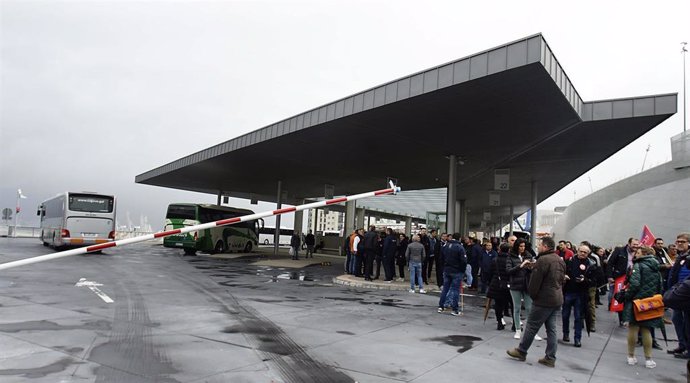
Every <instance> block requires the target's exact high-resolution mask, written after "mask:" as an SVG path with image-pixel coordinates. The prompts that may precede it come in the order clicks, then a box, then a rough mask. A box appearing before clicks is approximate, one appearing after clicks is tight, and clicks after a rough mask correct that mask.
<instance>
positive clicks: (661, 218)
mask: <svg viewBox="0 0 690 383" xmlns="http://www.w3.org/2000/svg"><path fill="white" fill-rule="evenodd" d="M674 166H677V164H676V163H674V162H668V163H666V164H663V165H660V166H657V167H655V168H652V169H649V170H647V171H644V172H642V173H640V174H637V175H635V176H632V177H629V178H626V179H624V180H622V181H619V182H617V183H615V184H613V185H610V186H608V187H606V188H604V189H602V190H599V191H597V192H595V193H593V194H590V195H588V196H587V197H584V198H582V199H580V200H578V201H576V202H574V203H573V204H572V205H570V206H568V208H567V209H566V211H565V213H564V214H563V216H562V217H561V218H559V219H558V221H556V223H555V225H554V228H553V235H554V236H555V238H556V239H557V240H560V239H565V240H569V241H572V242H573V243H579V242H580V241H583V240H587V241H590V242H592V243H594V244H597V245H600V246H606V247H611V246H615V245H619V244H623V243H625V242H626V241H627V240H628V238H629V237H636V238H639V237H640V234H641V233H642V227H643V226H644V225H647V226H649V228H650V230H651V231H652V233H654V235H655V236H657V237H661V238H664V240H665V241H666V243H670V242H671V240H672V239H675V237H676V235H677V234H678V233H680V232H690V168H688V167H685V168H681V169H675V168H674Z"/></svg>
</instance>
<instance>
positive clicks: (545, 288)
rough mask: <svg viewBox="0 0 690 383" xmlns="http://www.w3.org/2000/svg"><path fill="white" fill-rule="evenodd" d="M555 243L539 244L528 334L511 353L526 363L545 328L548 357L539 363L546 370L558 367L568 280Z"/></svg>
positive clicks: (546, 240)
mask: <svg viewBox="0 0 690 383" xmlns="http://www.w3.org/2000/svg"><path fill="white" fill-rule="evenodd" d="M555 247H556V244H555V243H554V241H553V238H551V237H544V238H542V239H541V243H539V247H538V250H539V256H538V258H537V263H536V265H535V266H534V268H533V269H532V275H531V277H530V280H529V287H528V290H529V295H530V296H531V297H532V310H531V311H530V313H529V317H528V318H527V325H526V326H525V327H526V328H525V333H524V335H523V336H522V340H521V341H520V345H519V346H518V347H517V348H514V349H512V350H508V351H507V353H508V355H510V356H511V357H513V358H515V359H517V360H520V361H523V362H524V361H525V360H526V359H527V350H529V348H530V346H531V345H532V342H533V341H534V336H535V335H537V330H539V328H540V327H541V326H542V325H544V324H545V325H546V355H545V356H544V357H543V358H541V359H539V360H538V362H539V363H540V364H543V365H545V366H547V367H555V366H556V348H557V344H558V339H557V336H556V319H557V317H558V312H559V311H560V309H561V305H562V304H563V282H564V281H565V262H563V259H562V258H561V257H559V256H558V255H556V253H555V252H554V248H555Z"/></svg>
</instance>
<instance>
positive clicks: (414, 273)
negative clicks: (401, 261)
mask: <svg viewBox="0 0 690 383" xmlns="http://www.w3.org/2000/svg"><path fill="white" fill-rule="evenodd" d="M415 277H416V279H417V282H418V283H419V289H420V290H422V289H424V282H423V280H422V262H412V261H410V290H414V281H415Z"/></svg>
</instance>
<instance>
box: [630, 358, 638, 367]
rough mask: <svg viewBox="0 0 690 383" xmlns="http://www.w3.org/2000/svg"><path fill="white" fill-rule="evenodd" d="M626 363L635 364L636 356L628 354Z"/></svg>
mask: <svg viewBox="0 0 690 383" xmlns="http://www.w3.org/2000/svg"><path fill="white" fill-rule="evenodd" d="M628 364H629V365H631V366H634V365H636V364H637V358H635V357H634V356H629V357H628Z"/></svg>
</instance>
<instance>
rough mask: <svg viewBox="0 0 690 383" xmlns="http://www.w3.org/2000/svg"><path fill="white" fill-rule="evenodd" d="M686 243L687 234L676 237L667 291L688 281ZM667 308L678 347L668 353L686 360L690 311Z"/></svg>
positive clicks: (689, 262) (689, 265) (689, 261)
mask: <svg viewBox="0 0 690 383" xmlns="http://www.w3.org/2000/svg"><path fill="white" fill-rule="evenodd" d="M688 241H690V234H688V233H682V234H678V236H677V237H676V250H677V252H678V255H676V261H675V262H674V263H673V267H672V268H671V271H670V272H669V273H668V285H667V288H668V290H672V289H673V288H674V287H675V286H676V285H678V284H681V283H684V282H685V281H688V280H690V278H689V277H690V260H688V255H690V252H689V251H688V249H690V246H689V244H688ZM665 297H666V296H664V298H665ZM669 307H671V308H673V316H672V317H671V321H672V322H673V327H674V328H675V330H676V334H677V335H678V347H677V348H675V349H673V350H669V351H668V352H669V353H671V354H674V356H678V357H679V358H687V357H688V356H689V354H688V346H689V345H688V338H687V336H688V335H687V334H690V329H689V328H690V311H683V310H679V309H676V308H674V307H672V306H669Z"/></svg>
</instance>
